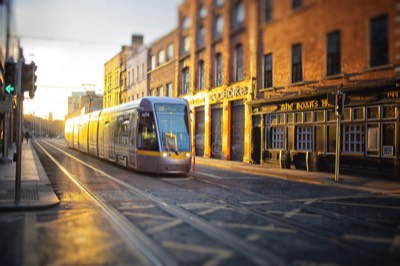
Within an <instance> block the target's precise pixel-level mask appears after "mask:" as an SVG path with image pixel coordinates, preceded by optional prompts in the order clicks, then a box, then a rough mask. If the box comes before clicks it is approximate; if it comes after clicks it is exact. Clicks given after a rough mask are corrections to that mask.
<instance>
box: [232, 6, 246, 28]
mask: <svg viewBox="0 0 400 266" xmlns="http://www.w3.org/2000/svg"><path fill="white" fill-rule="evenodd" d="M233 17H234V19H235V21H234V26H235V28H240V27H242V26H243V22H244V7H243V3H242V2H239V3H238V4H236V6H235V9H234V16H233Z"/></svg>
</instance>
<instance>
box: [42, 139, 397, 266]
mask: <svg viewBox="0 0 400 266" xmlns="http://www.w3.org/2000/svg"><path fill="white" fill-rule="evenodd" d="M46 144H47V145H49V146H50V147H52V148H54V149H56V150H58V151H59V152H61V153H63V154H64V155H65V156H68V157H70V158H71V159H73V160H75V161H77V162H78V163H80V164H83V165H85V167H89V168H91V169H92V170H93V171H96V172H97V173H98V174H99V175H100V176H102V177H106V178H108V179H109V180H112V181H113V182H116V183H118V184H119V185H121V186H123V187H125V188H127V189H128V190H130V191H132V192H133V193H135V194H138V195H140V196H141V197H144V198H146V199H147V200H149V201H151V202H153V203H154V205H155V206H156V207H157V208H159V209H161V210H162V211H164V212H166V213H168V214H170V215H172V216H174V217H177V218H179V219H181V220H182V221H184V222H185V223H187V224H189V225H190V226H192V227H194V228H196V229H197V230H198V231H200V232H202V233H204V234H205V235H207V236H209V237H212V238H213V239H215V240H217V241H219V242H222V243H224V244H227V245H228V246H229V247H230V248H232V250H234V251H235V252H238V253H240V254H241V255H243V256H246V257H247V258H248V259H250V260H251V261H252V262H253V263H255V264H258V265H264V264H265V263H266V262H269V263H270V264H273V265H275V264H287V263H288V261H286V260H284V259H282V256H277V255H276V254H275V253H274V252H273V251H268V250H266V249H264V248H260V247H258V246H257V245H256V244H255V243H254V244H253V243H248V242H246V241H245V240H244V239H241V238H240V237H239V236H237V235H235V233H232V232H230V230H229V229H226V228H225V226H226V225H225V224H224V223H223V222H219V223H217V224H218V226H215V225H216V224H215V222H214V223H213V222H210V221H207V219H206V218H200V217H199V216H198V215H196V214H193V213H192V212H191V211H190V210H187V209H185V208H184V207H182V206H179V205H178V206H177V205H175V204H171V203H169V202H166V201H165V200H163V199H161V198H160V197H157V196H155V195H153V194H151V193H148V192H144V191H142V190H139V189H137V188H136V187H133V186H132V185H129V184H127V183H126V182H124V181H121V180H119V179H116V178H115V177H112V176H111V175H109V174H107V173H105V172H103V171H100V170H98V169H96V168H95V167H93V166H91V165H89V164H87V163H86V162H83V161H82V160H80V159H78V158H77V157H75V156H73V155H70V154H69V153H67V152H65V151H63V150H62V149H60V148H58V147H56V146H54V145H52V144H51V143H48V142H47V143H46ZM159 180H161V181H162V182H166V183H168V184H169V185H173V186H176V187H178V188H184V189H185V190H188V191H189V192H190V193H194V194H196V196H198V197H202V198H204V199H205V200H206V201H211V202H219V203H222V204H225V205H226V206H227V207H228V208H231V209H233V210H235V211H240V212H244V213H247V214H251V215H254V216H256V217H259V218H261V219H264V220H266V221H272V222H274V223H276V224H278V225H283V226H285V227H288V228H293V229H295V230H298V231H299V232H302V233H303V234H305V235H308V236H310V237H312V238H315V239H319V240H320V241H325V242H327V243H331V244H332V245H334V246H336V247H339V248H342V249H345V250H349V251H351V252H352V253H354V254H358V256H360V257H361V256H363V255H365V253H366V252H368V256H369V257H371V258H373V259H374V261H379V263H384V264H386V265H391V264H394V263H393V260H392V258H391V257H390V258H387V257H385V256H384V255H382V254H379V253H376V252H375V251H374V250H370V249H366V248H364V247H362V246H358V245H355V244H354V242H351V241H349V240H348V239H346V238H345V237H343V238H342V237H340V236H337V235H335V234H333V233H330V232H329V231H328V232H327V231H323V230H319V229H316V228H314V227H312V226H310V225H307V224H304V223H301V222H298V221H294V220H289V219H286V218H284V217H281V216H279V215H273V214H267V213H265V212H264V211H262V210H259V209H254V208H250V207H249V206H246V205H244V204H241V203H240V202H234V201H229V200H224V201H221V198H218V197H215V196H210V195H205V194H204V193H202V194H200V193H199V192H197V191H195V190H193V189H188V188H186V187H185V186H183V185H178V184H177V183H179V182H174V180H175V181H176V180H181V181H183V180H187V181H190V182H192V181H198V182H202V183H206V184H209V185H210V184H211V185H212V186H213V187H219V188H221V189H224V190H226V191H228V192H229V193H232V189H234V190H238V188H237V187H232V186H229V185H227V184H224V183H221V182H219V181H215V180H211V179H210V178H207V179H204V178H199V177H198V176H196V175H189V176H188V177H187V178H181V179H174V178H172V179H168V178H161V179H159ZM239 191H240V193H243V194H245V195H247V196H249V197H252V198H254V200H255V201H257V200H259V199H260V198H262V199H263V201H271V202H277V203H280V204H285V205H286V206H289V207H291V208H297V209H299V208H300V209H301V210H304V211H307V212H311V213H316V214H319V215H322V216H323V217H325V218H329V219H332V220H335V221H337V222H340V221H341V222H346V223H350V224H355V225H361V226H367V227H371V228H373V229H376V230H379V231H384V232H390V233H393V232H395V233H397V232H398V231H397V230H395V229H393V228H390V227H387V226H384V225H378V224H375V223H371V222H368V221H363V220H360V219H359V218H357V217H348V216H346V215H343V214H340V213H336V212H332V211H327V210H322V209H319V208H317V207H313V206H309V205H304V204H301V203H298V202H293V201H292V200H288V201H286V200H285V201H282V200H279V199H276V198H274V197H267V196H266V195H264V194H263V195H261V194H258V193H255V192H253V191H249V190H246V189H243V188H241V189H239ZM120 215H122V214H120ZM125 219H126V218H125ZM342 220H344V221H342ZM221 227H223V228H222V229H220V228H221ZM143 234H144V233H143ZM161 248H162V247H161ZM254 258H257V259H254ZM271 258H272V259H271Z"/></svg>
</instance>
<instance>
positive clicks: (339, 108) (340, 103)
mask: <svg viewBox="0 0 400 266" xmlns="http://www.w3.org/2000/svg"><path fill="white" fill-rule="evenodd" d="M335 111H336V115H337V116H340V115H342V114H343V111H344V93H338V94H336V104H335Z"/></svg>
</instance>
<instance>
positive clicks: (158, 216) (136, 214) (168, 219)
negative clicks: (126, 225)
mask: <svg viewBox="0 0 400 266" xmlns="http://www.w3.org/2000/svg"><path fill="white" fill-rule="evenodd" d="M122 214H123V215H126V216H136V217H140V218H150V219H158V220H167V221H171V220H174V219H175V218H174V217H171V216H162V215H155V214H147V213H139V212H122Z"/></svg>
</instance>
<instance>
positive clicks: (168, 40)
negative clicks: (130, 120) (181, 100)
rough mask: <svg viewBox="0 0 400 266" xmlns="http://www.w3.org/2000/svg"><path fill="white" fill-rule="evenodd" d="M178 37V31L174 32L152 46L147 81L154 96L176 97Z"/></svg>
mask: <svg viewBox="0 0 400 266" xmlns="http://www.w3.org/2000/svg"><path fill="white" fill-rule="evenodd" d="M177 36H178V35H177V31H176V30H174V31H172V32H170V33H168V34H167V35H165V36H163V37H161V38H159V39H158V40H157V41H155V42H153V43H152V44H151V45H150V51H149V58H150V61H149V62H150V66H149V71H148V75H147V79H148V83H149V90H150V95H152V96H167V97H174V96H176V94H175V92H176V91H177V88H178V84H177V75H176V73H177V72H176V58H177V57H176V55H177V50H176V48H177Z"/></svg>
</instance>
